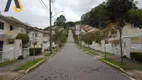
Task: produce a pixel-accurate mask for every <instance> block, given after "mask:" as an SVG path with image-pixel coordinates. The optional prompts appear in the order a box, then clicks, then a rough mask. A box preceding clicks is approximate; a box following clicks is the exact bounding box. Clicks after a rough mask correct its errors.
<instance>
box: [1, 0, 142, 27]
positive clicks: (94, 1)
mask: <svg viewBox="0 0 142 80" xmlns="http://www.w3.org/2000/svg"><path fill="white" fill-rule="evenodd" d="M42 1H44V3H45V5H47V7H48V6H49V5H48V4H49V3H48V0H42ZM103 1H105V0H53V2H54V4H52V12H53V15H55V14H56V13H58V12H59V14H57V15H56V16H54V18H53V22H54V21H55V19H56V18H57V17H58V16H59V15H61V14H63V15H65V17H66V18H67V20H68V21H78V20H80V17H81V15H82V14H84V13H86V12H87V11H90V10H91V8H93V7H95V6H97V5H99V4H100V3H102V2H103ZM138 1H139V4H138V6H139V7H140V8H141V7H142V5H141V4H142V1H141V0H138ZM6 2H7V0H0V11H1V14H3V15H6V16H14V17H16V18H17V19H19V20H21V21H23V22H26V23H29V24H31V25H32V26H37V27H39V28H45V27H47V26H49V11H48V10H45V8H44V7H43V6H42V5H41V4H40V2H39V0H30V1H29V0H21V3H22V4H23V6H24V10H23V11H22V12H20V13H17V12H15V11H14V9H13V7H14V5H15V4H14V0H13V2H12V5H11V7H10V10H9V12H4V8H5V6H6ZM61 11H64V12H62V13H60V12H61Z"/></svg>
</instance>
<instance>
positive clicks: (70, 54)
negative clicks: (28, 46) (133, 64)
mask: <svg viewBox="0 0 142 80" xmlns="http://www.w3.org/2000/svg"><path fill="white" fill-rule="evenodd" d="M21 80H129V79H128V78H126V77H125V76H124V75H123V74H122V73H120V72H119V71H117V70H115V69H113V68H112V67H109V66H108V65H106V64H104V63H102V62H101V61H98V60H97V59H94V58H93V57H91V56H89V55H87V54H85V53H84V52H82V51H81V50H80V49H78V48H77V47H76V45H75V44H74V43H73V38H72V34H71V32H70V33H69V38H68V41H67V44H66V45H65V47H64V49H63V50H61V52H59V53H57V55H56V56H54V57H53V58H52V59H50V60H49V61H47V62H45V63H44V64H42V65H41V66H40V67H39V68H38V69H36V70H34V71H33V72H31V73H28V74H26V75H25V76H23V77H22V78H21Z"/></svg>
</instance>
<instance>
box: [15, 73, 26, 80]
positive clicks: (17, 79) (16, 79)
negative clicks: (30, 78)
mask: <svg viewBox="0 0 142 80" xmlns="http://www.w3.org/2000/svg"><path fill="white" fill-rule="evenodd" d="M24 75H25V74H21V75H20V76H18V77H16V78H14V79H13V80H19V79H20V78H21V77H23V76H24Z"/></svg>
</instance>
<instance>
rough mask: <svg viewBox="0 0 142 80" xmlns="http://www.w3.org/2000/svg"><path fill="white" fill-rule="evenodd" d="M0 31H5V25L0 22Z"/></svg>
mask: <svg viewBox="0 0 142 80" xmlns="http://www.w3.org/2000/svg"><path fill="white" fill-rule="evenodd" d="M0 29H2V30H4V23H2V22H0Z"/></svg>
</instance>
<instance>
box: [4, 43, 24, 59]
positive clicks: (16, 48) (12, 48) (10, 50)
mask: <svg viewBox="0 0 142 80" xmlns="http://www.w3.org/2000/svg"><path fill="white" fill-rule="evenodd" d="M21 44H22V41H21V40H15V43H14V44H4V45H3V52H2V59H3V61H6V60H13V59H17V58H18V57H19V56H20V55H22V47H21V46H22V45H21Z"/></svg>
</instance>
